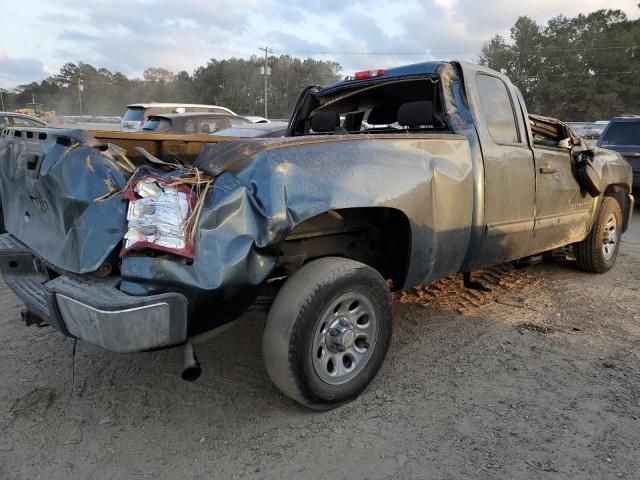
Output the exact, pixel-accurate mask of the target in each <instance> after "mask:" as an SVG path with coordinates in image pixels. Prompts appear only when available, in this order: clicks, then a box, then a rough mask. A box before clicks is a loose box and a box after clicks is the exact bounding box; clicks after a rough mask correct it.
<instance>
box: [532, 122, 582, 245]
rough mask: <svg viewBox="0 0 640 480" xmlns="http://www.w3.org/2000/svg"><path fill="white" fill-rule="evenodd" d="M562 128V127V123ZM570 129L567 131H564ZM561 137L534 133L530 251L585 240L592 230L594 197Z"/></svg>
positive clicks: (566, 133)
mask: <svg viewBox="0 0 640 480" xmlns="http://www.w3.org/2000/svg"><path fill="white" fill-rule="evenodd" d="M560 128H562V127H560ZM561 136H566V137H568V136H569V133H568V132H566V130H565V131H564V135H561ZM558 138H559V137H556V138H550V137H546V138H545V137H544V136H543V135H540V134H533V154H534V157H535V165H536V182H537V189H538V191H537V195H536V215H535V227H534V233H533V236H532V238H531V242H530V244H529V247H528V253H537V252H542V251H545V250H550V249H552V248H556V247H560V246H563V245H568V244H570V243H574V242H577V241H580V240H582V239H583V238H584V237H585V236H586V235H587V234H588V232H589V219H590V215H591V209H592V206H593V202H594V201H595V200H594V199H593V198H592V197H591V196H589V195H588V194H587V193H586V192H583V191H582V190H581V188H580V185H579V184H578V181H577V178H576V176H575V174H574V171H573V168H574V167H573V159H572V158H571V150H570V149H568V148H563V147H560V146H559V145H558Z"/></svg>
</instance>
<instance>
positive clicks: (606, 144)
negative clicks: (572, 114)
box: [598, 116, 640, 195]
mask: <svg viewBox="0 0 640 480" xmlns="http://www.w3.org/2000/svg"><path fill="white" fill-rule="evenodd" d="M598 146H599V147H603V148H607V149H609V150H614V151H616V152H619V153H620V154H621V155H623V156H624V158H625V159H626V160H627V161H628V162H629V163H630V164H631V168H633V191H634V194H635V195H638V194H640V116H625V117H616V118H613V119H612V120H611V121H610V122H609V124H608V125H607V128H606V129H605V130H604V132H603V133H602V135H601V136H600V140H598Z"/></svg>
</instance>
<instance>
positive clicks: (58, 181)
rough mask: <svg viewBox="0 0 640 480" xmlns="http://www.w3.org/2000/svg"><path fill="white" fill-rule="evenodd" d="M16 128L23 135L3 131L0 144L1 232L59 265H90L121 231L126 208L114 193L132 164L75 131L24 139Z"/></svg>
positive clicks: (81, 269)
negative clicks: (2, 225) (4, 133)
mask: <svg viewBox="0 0 640 480" xmlns="http://www.w3.org/2000/svg"><path fill="white" fill-rule="evenodd" d="M16 132H20V133H21V134H22V133H23V132H24V137H22V136H13V135H4V136H3V137H2V140H1V142H0V163H1V165H0V180H1V187H2V190H1V193H2V206H3V210H4V218H5V228H6V230H7V231H8V232H10V233H12V234H14V235H15V236H16V237H17V238H19V239H23V241H24V243H26V244H27V245H28V246H29V247H30V248H31V249H32V250H34V251H35V252H37V253H39V254H40V255H41V256H42V257H43V258H44V259H46V261H47V262H50V263H51V264H53V265H56V266H57V267H59V268H61V269H64V270H67V271H70V272H77V273H88V272H92V271H95V270H97V269H98V268H99V267H100V266H101V265H102V264H103V263H104V262H105V261H106V260H107V258H108V257H109V255H111V253H112V252H113V250H114V248H115V247H116V246H117V245H118V244H119V243H120V242H121V241H122V237H123V235H124V232H125V231H126V208H127V207H126V204H125V202H123V201H122V196H121V195H120V194H119V193H117V192H119V191H121V190H122V189H123V188H124V187H125V185H126V183H127V179H128V177H129V175H130V172H131V171H132V166H131V165H129V164H127V163H126V161H125V160H123V158H122V151H121V150H120V149H119V148H118V147H116V146H111V147H108V146H104V147H98V146H97V142H96V141H95V140H94V139H92V138H91V137H88V136H86V134H85V133H84V132H82V131H81V130H57V129H51V130H46V131H43V132H35V133H34V132H31V133H32V136H31V138H25V137H26V136H27V134H28V133H29V132H28V131H20V130H17V131H16ZM45 132H46V133H45ZM11 133H13V132H11Z"/></svg>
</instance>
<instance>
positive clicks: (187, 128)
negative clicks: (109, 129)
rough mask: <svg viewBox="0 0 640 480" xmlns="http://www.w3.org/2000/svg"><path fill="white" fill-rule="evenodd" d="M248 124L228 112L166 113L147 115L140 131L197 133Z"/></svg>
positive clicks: (248, 123)
mask: <svg viewBox="0 0 640 480" xmlns="http://www.w3.org/2000/svg"><path fill="white" fill-rule="evenodd" d="M250 124H251V121H250V120H247V119H246V118H244V117H239V116H237V115H233V114H229V113H208V112H193V113H167V114H164V115H153V116H151V117H149V120H148V121H147V122H146V123H145V124H144V125H143V126H142V129H141V131H142V132H145V133H183V134H186V135H197V134H209V133H214V132H217V131H218V130H224V129H226V128H230V127H236V126H238V125H250Z"/></svg>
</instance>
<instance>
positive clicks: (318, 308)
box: [262, 257, 393, 410]
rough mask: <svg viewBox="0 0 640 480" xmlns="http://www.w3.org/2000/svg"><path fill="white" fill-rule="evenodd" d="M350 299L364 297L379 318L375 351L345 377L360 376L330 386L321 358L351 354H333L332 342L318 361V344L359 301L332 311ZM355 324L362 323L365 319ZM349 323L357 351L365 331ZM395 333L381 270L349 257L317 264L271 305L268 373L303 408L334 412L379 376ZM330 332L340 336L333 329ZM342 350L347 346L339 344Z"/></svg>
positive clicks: (267, 330)
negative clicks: (378, 373) (324, 378)
mask: <svg viewBox="0 0 640 480" xmlns="http://www.w3.org/2000/svg"><path fill="white" fill-rule="evenodd" d="M350 295H356V296H359V297H360V298H362V299H363V302H362V303H363V304H365V303H366V306H367V308H369V309H373V310H372V318H374V316H375V322H372V323H371V325H370V327H369V328H371V332H372V335H373V334H374V333H373V332H375V335H376V336H375V341H374V342H373V345H368V347H369V348H371V351H370V352H369V351H368V350H366V352H367V353H366V355H368V358H367V359H366V361H365V360H362V361H361V362H359V363H356V362H355V361H354V362H353V364H354V365H356V366H357V370H356V367H354V369H353V371H352V373H344V375H345V377H344V378H346V376H348V375H351V374H353V375H355V376H354V377H353V378H351V379H349V380H348V381H347V380H345V383H341V384H330V383H327V381H325V380H323V378H322V377H321V375H325V377H326V376H327V373H326V372H321V373H320V374H319V373H318V371H317V369H318V368H319V367H318V365H317V363H316V362H319V363H321V362H322V361H323V360H320V358H323V359H324V358H328V357H329V356H332V355H338V356H339V355H342V357H341V358H342V360H341V361H346V360H344V357H347V356H348V355H349V351H346V352H338V353H335V352H332V351H329V350H330V348H331V347H333V348H336V347H335V345H334V344H332V345H329V344H328V343H327V344H326V345H325V346H324V348H325V351H324V352H323V354H322V356H321V355H320V350H322V348H323V347H322V346H321V347H320V348H319V349H318V350H317V360H316V359H314V358H313V356H314V355H315V354H316V345H315V343H314V342H315V341H316V340H317V339H318V338H320V339H321V340H320V341H326V340H325V339H328V338H330V337H328V336H327V335H329V333H325V334H322V332H326V331H327V330H326V328H328V327H324V325H327V323H328V322H336V321H338V320H336V319H335V318H337V317H335V316H336V315H338V316H340V315H341V314H340V313H335V312H336V311H337V309H338V308H340V309H342V308H347V309H350V308H351V305H353V304H354V303H351V304H350V305H349V306H347V307H342V306H340V307H338V306H336V307H335V309H334V308H333V307H334V304H335V303H336V302H338V305H342V299H345V298H346V299H347V300H345V304H346V303H349V302H350V301H351V300H349V298H350V297H349V296H350ZM363 308H364V307H363ZM359 309H360V307H358V306H356V307H355V309H354V311H356V310H359ZM329 312H330V313H329ZM327 315H329V316H330V317H327ZM331 315H333V316H331ZM327 318H329V320H328V322H327V321H326V320H327ZM340 318H343V317H340ZM344 318H347V317H344ZM367 322H368V320H367ZM356 323H358V324H360V320H359V319H358V320H357V322H356ZM350 325H351V326H352V327H353V332H355V333H354V334H353V335H352V336H351V337H350V340H351V345H350V348H356V344H357V341H358V340H357V339H356V338H357V337H356V336H357V335H358V334H359V333H358V332H360V331H359V330H358V328H362V327H358V326H357V325H356V324H355V323H354V324H350ZM392 329H393V326H392V313H391V300H390V295H389V288H388V287H387V284H386V283H385V281H384V279H383V278H382V276H381V275H380V274H379V273H378V272H377V271H376V270H374V269H373V268H371V267H369V266H367V265H365V264H363V263H360V262H356V261H353V260H349V259H345V258H338V257H327V258H321V259H319V260H314V261H312V262H310V263H308V264H307V265H305V266H303V267H302V268H301V269H300V270H298V271H297V272H296V273H295V274H293V275H292V276H291V277H290V278H289V279H288V280H287V281H286V282H285V284H284V285H283V286H282V288H281V289H280V291H279V292H278V295H277V296H276V299H275V301H274V303H273V305H272V306H271V309H270V311H269V316H268V318H267V324H266V328H265V331H264V336H263V340H262V350H263V354H264V360H265V365H266V368H267V372H268V373H269V376H270V377H271V380H272V381H273V383H274V384H275V385H276V386H277V387H278V388H279V389H280V390H281V391H282V393H284V394H285V395H287V396H288V397H290V398H292V399H294V400H295V401H297V402H299V403H301V404H302V405H304V406H306V407H309V408H313V409H316V410H326V409H329V408H334V407H336V406H338V405H340V404H341V403H344V402H347V401H349V400H352V399H354V398H355V397H356V396H357V395H358V394H359V393H360V392H362V390H364V389H365V388H366V387H367V385H368V384H369V383H370V382H371V380H372V379H373V378H374V377H375V375H376V373H377V372H378V369H379V368H380V365H381V364H382V362H383V360H384V357H385V355H386V353H387V349H388V348H389V343H390V342H391V334H392ZM330 330H332V331H333V332H334V333H335V330H334V329H330ZM340 338H341V339H342V338H343V337H342V336H340ZM344 338H347V336H346V335H345V336H344ZM331 340H333V337H332V338H331ZM367 341H368V338H367ZM347 342H348V340H345V341H344V343H345V344H346V343H347ZM365 345H366V343H365ZM339 348H345V347H344V345H342V344H340V345H339ZM332 358H333V357H332ZM336 358H338V357H336ZM327 365H328V363H327ZM349 366H353V365H351V364H350V365H349ZM340 368H342V367H340ZM327 371H328V370H327ZM330 380H331V379H330Z"/></svg>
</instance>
